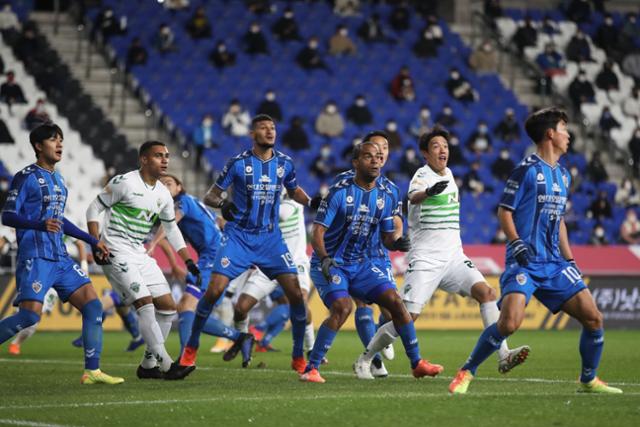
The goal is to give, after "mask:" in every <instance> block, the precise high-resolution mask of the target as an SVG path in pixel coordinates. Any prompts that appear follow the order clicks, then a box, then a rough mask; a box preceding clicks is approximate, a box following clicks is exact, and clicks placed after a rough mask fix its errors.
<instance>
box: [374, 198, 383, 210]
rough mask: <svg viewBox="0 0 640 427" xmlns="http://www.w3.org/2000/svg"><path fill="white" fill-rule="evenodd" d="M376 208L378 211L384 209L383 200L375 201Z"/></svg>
mask: <svg viewBox="0 0 640 427" xmlns="http://www.w3.org/2000/svg"><path fill="white" fill-rule="evenodd" d="M376 206H377V207H378V209H384V199H383V198H380V199H378V200H376Z"/></svg>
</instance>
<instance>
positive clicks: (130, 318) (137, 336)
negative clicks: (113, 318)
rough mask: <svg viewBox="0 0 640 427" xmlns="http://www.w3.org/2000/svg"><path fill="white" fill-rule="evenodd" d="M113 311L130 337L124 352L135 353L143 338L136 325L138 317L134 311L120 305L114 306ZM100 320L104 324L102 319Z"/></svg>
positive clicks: (138, 325)
mask: <svg viewBox="0 0 640 427" xmlns="http://www.w3.org/2000/svg"><path fill="white" fill-rule="evenodd" d="M104 298H105V297H103V299H104ZM112 301H113V300H112ZM103 308H104V306H103ZM115 310H116V313H118V316H119V317H120V319H121V320H122V323H123V324H124V328H125V329H126V330H127V332H129V334H130V335H131V340H130V341H129V344H128V345H127V348H125V351H135V350H136V349H137V348H138V347H140V346H141V345H143V344H144V338H142V334H141V333H140V324H139V323H138V316H137V315H136V313H135V310H133V309H132V308H131V307H129V306H126V305H124V304H121V303H120V304H116V305H115ZM105 311H106V310H105ZM103 316H104V313H103ZM102 320H103V322H104V318H103V319H102Z"/></svg>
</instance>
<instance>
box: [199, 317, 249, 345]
mask: <svg viewBox="0 0 640 427" xmlns="http://www.w3.org/2000/svg"><path fill="white" fill-rule="evenodd" d="M202 332H204V333H205V334H207V335H214V336H216V337H224V338H228V339H230V340H232V341H235V340H237V339H238V337H239V336H240V332H238V331H237V330H236V329H234V328H231V327H229V326H227V325H225V324H224V323H222V320H220V319H218V318H217V317H216V316H209V318H208V319H207V321H206V322H205V324H204V327H203V328H202Z"/></svg>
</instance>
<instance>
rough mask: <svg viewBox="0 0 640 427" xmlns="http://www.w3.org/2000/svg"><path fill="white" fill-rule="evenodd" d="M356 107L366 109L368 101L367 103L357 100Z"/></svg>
mask: <svg viewBox="0 0 640 427" xmlns="http://www.w3.org/2000/svg"><path fill="white" fill-rule="evenodd" d="M356 105H357V106H358V107H364V106H365V105H367V101H365V100H364V99H358V100H356Z"/></svg>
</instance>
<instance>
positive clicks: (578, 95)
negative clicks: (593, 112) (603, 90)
mask: <svg viewBox="0 0 640 427" xmlns="http://www.w3.org/2000/svg"><path fill="white" fill-rule="evenodd" d="M595 97H596V92H595V90H593V85H592V84H591V82H590V81H589V80H587V75H586V73H585V72H584V70H580V71H579V72H578V75H577V76H576V78H575V79H573V81H572V82H571V84H570V85H569V98H571V103H572V104H573V107H574V108H575V109H576V110H580V106H581V105H582V104H584V103H592V102H595Z"/></svg>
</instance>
